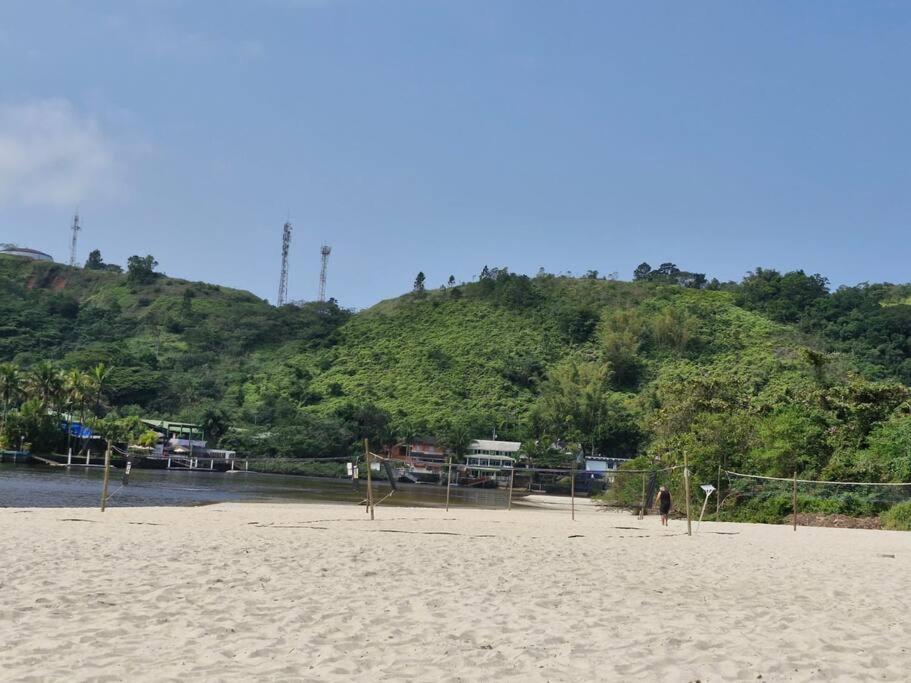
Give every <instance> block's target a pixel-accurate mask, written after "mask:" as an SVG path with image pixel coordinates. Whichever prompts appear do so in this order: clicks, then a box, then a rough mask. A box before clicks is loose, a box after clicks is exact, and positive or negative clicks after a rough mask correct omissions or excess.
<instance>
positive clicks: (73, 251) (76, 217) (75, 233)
mask: <svg viewBox="0 0 911 683" xmlns="http://www.w3.org/2000/svg"><path fill="white" fill-rule="evenodd" d="M70 230H72V231H73V239H72V240H71V241H70V265H71V266H75V265H76V240H77V239H78V237H79V231H80V230H82V226H80V225H79V212H78V211H77V212H76V213H75V214H74V215H73V226H72V227H71V228H70Z"/></svg>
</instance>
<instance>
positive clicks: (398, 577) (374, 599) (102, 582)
mask: <svg viewBox="0 0 911 683" xmlns="http://www.w3.org/2000/svg"><path fill="white" fill-rule="evenodd" d="M77 520H83V521H77ZM671 524H672V525H671V528H670V530H669V531H665V530H663V529H661V528H660V527H659V525H658V520H657V519H656V518H654V517H650V518H647V519H646V520H645V521H642V522H640V521H638V520H637V519H636V518H635V517H634V516H629V515H620V514H612V513H603V512H598V511H595V510H593V509H592V508H590V507H587V506H580V512H579V514H578V519H577V521H576V522H572V521H571V520H570V519H569V516H568V513H567V512H565V511H564V510H557V511H542V510H527V509H522V510H516V509H513V510H512V511H511V512H507V511H482V510H453V511H451V512H448V513H447V512H445V511H444V510H427V509H412V508H408V509H403V508H378V509H377V520H376V521H375V522H373V523H371V522H370V521H369V519H368V518H367V516H366V515H365V514H364V511H363V509H362V508H357V507H351V506H339V505H252V504H243V505H240V504H232V505H218V506H213V507H205V508H192V509H186V508H184V509H180V508H170V509H168V508H151V509H150V508H144V509H116V508H115V509H110V510H108V512H106V513H104V515H102V514H100V513H99V512H97V511H90V510H60V509H57V510H13V509H5V510H0V529H2V533H0V582H2V587H0V679H2V680H4V681H10V680H26V681H39V680H42V681H43V680H68V681H71V680H86V679H91V680H129V681H137V680H175V681H176V680H182V681H186V680H198V681H202V680H205V681H216V680H234V681H248V680H269V681H283V680H295V681H296V680H421V681H423V680H451V681H458V680H463V681H465V680H502V679H507V678H515V679H519V678H521V679H523V680H550V681H581V680H596V679H597V680H624V681H626V680H646V679H648V680H654V681H658V680H662V681H663V680H670V681H678V680H679V681H693V680H697V679H699V680H701V681H715V680H751V681H752V680H757V679H758V677H759V676H760V675H761V676H762V679H763V680H765V681H781V680H795V681H802V680H857V679H879V680H893V681H898V680H908V679H909V677H911V593H909V590H911V571H909V570H911V534H905V533H898V532H885V531H857V530H840V529H809V528H801V529H799V530H798V531H797V533H794V532H793V531H791V529H790V528H789V527H784V526H759V525H733V524H703V525H702V530H701V533H700V534H699V535H698V536H694V537H693V538H688V537H687V536H686V535H683V533H684V531H685V523H681V522H672V523H671ZM383 532H401V533H383ZM721 532H723V533H721Z"/></svg>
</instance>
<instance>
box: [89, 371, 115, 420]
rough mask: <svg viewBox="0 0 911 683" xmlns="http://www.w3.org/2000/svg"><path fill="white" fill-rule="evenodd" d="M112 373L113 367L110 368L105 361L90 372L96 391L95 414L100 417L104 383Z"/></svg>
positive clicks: (93, 387)
mask: <svg viewBox="0 0 911 683" xmlns="http://www.w3.org/2000/svg"><path fill="white" fill-rule="evenodd" d="M110 375H111V368H109V367H108V366H107V365H105V364H104V363H99V364H98V365H96V366H95V367H94V368H92V370H91V372H89V377H90V378H91V381H92V389H94V391H95V416H96V417H100V416H99V413H100V412H101V396H102V392H104V384H105V382H106V381H107V380H108V378H109V377H110Z"/></svg>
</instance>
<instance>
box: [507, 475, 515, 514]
mask: <svg viewBox="0 0 911 683" xmlns="http://www.w3.org/2000/svg"><path fill="white" fill-rule="evenodd" d="M515 479H516V468H515V466H513V468H512V469H511V470H510V471H509V497H508V498H507V499H506V509H507V510H512V483H513V482H514V481H515Z"/></svg>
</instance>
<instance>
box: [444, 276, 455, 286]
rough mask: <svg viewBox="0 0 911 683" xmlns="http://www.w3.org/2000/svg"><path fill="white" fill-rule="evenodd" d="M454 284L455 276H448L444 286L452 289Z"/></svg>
mask: <svg viewBox="0 0 911 683" xmlns="http://www.w3.org/2000/svg"><path fill="white" fill-rule="evenodd" d="M455 283H456V279H455V275H450V276H449V279H448V280H447V281H446V286H447V287H450V288H452V287H455Z"/></svg>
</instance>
